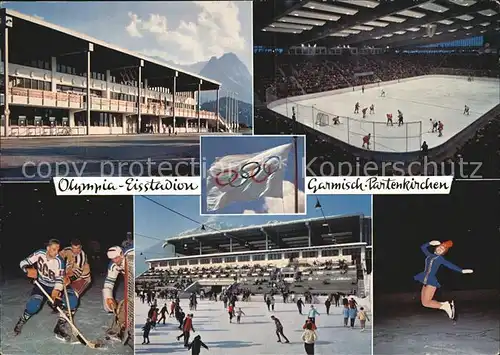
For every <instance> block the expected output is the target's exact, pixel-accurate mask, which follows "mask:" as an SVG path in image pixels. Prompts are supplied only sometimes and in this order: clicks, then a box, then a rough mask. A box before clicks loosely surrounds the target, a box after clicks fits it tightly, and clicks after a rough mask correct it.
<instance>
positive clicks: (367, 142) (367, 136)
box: [362, 133, 372, 149]
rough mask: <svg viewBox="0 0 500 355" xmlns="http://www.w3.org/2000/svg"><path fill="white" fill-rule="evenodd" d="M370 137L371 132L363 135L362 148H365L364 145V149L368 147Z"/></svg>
mask: <svg viewBox="0 0 500 355" xmlns="http://www.w3.org/2000/svg"><path fill="white" fill-rule="evenodd" d="M371 137H372V134H371V133H368V135H366V136H364V137H363V146H362V147H363V148H365V145H366V149H370V138H371Z"/></svg>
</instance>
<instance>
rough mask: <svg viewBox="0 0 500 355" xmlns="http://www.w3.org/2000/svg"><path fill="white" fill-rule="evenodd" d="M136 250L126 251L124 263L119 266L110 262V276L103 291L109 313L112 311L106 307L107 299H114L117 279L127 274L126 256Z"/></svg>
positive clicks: (107, 276)
mask: <svg viewBox="0 0 500 355" xmlns="http://www.w3.org/2000/svg"><path fill="white" fill-rule="evenodd" d="M133 250H134V249H132V248H130V249H124V250H123V256H124V258H123V259H122V262H121V263H120V264H119V265H118V264H115V263H114V262H112V261H111V262H110V263H109V265H108V274H107V275H106V279H105V280H104V287H103V289H102V295H103V302H104V309H105V310H107V311H111V310H110V309H109V308H108V306H107V305H106V299H107V298H113V290H114V288H115V282H116V279H117V278H118V276H119V275H120V274H125V262H126V261H125V259H126V258H125V256H127V255H128V254H129V253H131V252H133Z"/></svg>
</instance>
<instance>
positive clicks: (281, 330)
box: [271, 316, 290, 343]
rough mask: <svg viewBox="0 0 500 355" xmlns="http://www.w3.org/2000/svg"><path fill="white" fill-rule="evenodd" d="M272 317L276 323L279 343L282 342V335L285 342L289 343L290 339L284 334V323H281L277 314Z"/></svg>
mask: <svg viewBox="0 0 500 355" xmlns="http://www.w3.org/2000/svg"><path fill="white" fill-rule="evenodd" d="M271 319H272V320H273V321H274V324H275V325H276V335H277V336H278V343H281V338H280V335H281V336H282V337H283V339H285V343H289V342H290V341H289V340H288V338H287V337H286V336H285V334H283V324H281V322H280V320H279V319H278V318H276V317H275V316H271Z"/></svg>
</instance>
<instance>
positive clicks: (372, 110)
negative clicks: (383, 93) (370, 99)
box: [370, 104, 375, 115]
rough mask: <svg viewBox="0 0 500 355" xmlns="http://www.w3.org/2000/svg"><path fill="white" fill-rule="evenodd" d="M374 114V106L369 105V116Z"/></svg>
mask: <svg viewBox="0 0 500 355" xmlns="http://www.w3.org/2000/svg"><path fill="white" fill-rule="evenodd" d="M374 114H375V105H374V104H371V105H370V115H374Z"/></svg>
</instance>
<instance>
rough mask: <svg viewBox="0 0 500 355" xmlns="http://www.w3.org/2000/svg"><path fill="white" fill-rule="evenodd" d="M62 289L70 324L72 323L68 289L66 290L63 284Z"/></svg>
mask: <svg viewBox="0 0 500 355" xmlns="http://www.w3.org/2000/svg"><path fill="white" fill-rule="evenodd" d="M63 287H64V297H65V298H66V305H67V307H68V311H69V320H70V321H71V323H73V315H72V314H71V307H70V305H69V296H68V289H67V288H66V284H64V283H63Z"/></svg>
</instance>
